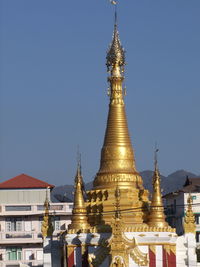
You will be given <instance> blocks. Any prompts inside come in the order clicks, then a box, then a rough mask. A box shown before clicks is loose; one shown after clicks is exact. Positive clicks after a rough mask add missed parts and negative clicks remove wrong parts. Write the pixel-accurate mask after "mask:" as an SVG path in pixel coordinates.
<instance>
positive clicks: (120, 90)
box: [94, 10, 143, 189]
mask: <svg viewBox="0 0 200 267" xmlns="http://www.w3.org/2000/svg"><path fill="white" fill-rule="evenodd" d="M125 64H126V63H125V51H124V48H123V46H122V45H121V42H120V37H119V32H118V25H117V12H116V10H115V22H114V32H113V38H112V42H111V44H110V47H109V49H108V52H107V56H106V65H107V70H108V73H109V77H108V83H109V89H108V95H109V98H110V104H109V112H108V119H107V127H106V132H105V136H104V144H103V148H102V151H101V162H100V169H99V172H98V173H97V176H96V178H95V181H94V188H95V189H100V188H109V187H113V186H114V187H116V185H118V186H119V187H120V188H121V187H126V188H127V186H134V185H135V187H138V188H143V187H142V179H141V177H140V176H139V174H138V173H137V171H136V168H135V159H134V153H133V148H132V144H131V139H130V136H129V131H128V124H127V119H126V112H125V104H124V96H125V89H124V86H123V81H124V67H125ZM137 174H138V176H137V177H136V175H137ZM116 177H117V178H116ZM122 181H123V182H122ZM133 182H134V185H133Z"/></svg>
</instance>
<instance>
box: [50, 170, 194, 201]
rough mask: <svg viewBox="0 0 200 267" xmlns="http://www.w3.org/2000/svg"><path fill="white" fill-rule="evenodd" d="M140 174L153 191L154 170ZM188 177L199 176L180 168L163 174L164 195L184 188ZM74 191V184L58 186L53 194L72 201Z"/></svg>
mask: <svg viewBox="0 0 200 267" xmlns="http://www.w3.org/2000/svg"><path fill="white" fill-rule="evenodd" d="M140 174H141V176H142V178H143V182H144V187H145V188H146V189H148V190H149V191H150V192H152V176H153V171H150V170H146V171H142V172H140ZM187 177H189V178H194V177H199V176H198V175H196V174H194V173H191V172H188V171H185V170H178V171H176V172H173V173H171V174H170V175H168V176H163V175H161V185H162V190H163V192H162V193H163V195H165V194H167V193H169V192H173V191H176V190H178V189H180V188H182V186H183V185H184V183H185V180H186V178H187ZM91 188H92V182H89V183H86V184H85V189H86V190H90V189H91ZM73 191H74V185H62V186H57V187H55V188H54V189H53V196H54V197H55V198H56V199H57V200H59V201H72V200H73Z"/></svg>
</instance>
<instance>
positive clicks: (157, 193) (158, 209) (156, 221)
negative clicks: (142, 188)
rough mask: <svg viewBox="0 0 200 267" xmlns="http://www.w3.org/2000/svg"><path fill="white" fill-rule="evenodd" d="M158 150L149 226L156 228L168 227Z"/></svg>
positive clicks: (156, 150) (156, 151)
mask: <svg viewBox="0 0 200 267" xmlns="http://www.w3.org/2000/svg"><path fill="white" fill-rule="evenodd" d="M158 151H159V150H158V149H157V148H156V149H155V170H154V175H153V183H152V184H153V195H152V201H151V207H150V215H149V220H148V225H149V226H155V227H161V228H163V227H168V223H167V222H166V221H165V214H164V207H163V201H162V194H161V188H160V182H161V180H160V173H159V170H158V159H157V153H158Z"/></svg>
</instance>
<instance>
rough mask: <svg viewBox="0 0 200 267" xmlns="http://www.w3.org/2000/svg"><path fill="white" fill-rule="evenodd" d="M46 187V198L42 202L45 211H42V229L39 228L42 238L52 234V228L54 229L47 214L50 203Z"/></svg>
mask: <svg viewBox="0 0 200 267" xmlns="http://www.w3.org/2000/svg"><path fill="white" fill-rule="evenodd" d="M48 189H49V187H47V189H46V199H45V202H44V208H45V212H44V217H43V222H42V229H41V232H42V236H43V238H46V237H51V236H52V234H53V230H54V229H53V225H52V221H51V216H50V215H49V208H50V204H49V199H48Z"/></svg>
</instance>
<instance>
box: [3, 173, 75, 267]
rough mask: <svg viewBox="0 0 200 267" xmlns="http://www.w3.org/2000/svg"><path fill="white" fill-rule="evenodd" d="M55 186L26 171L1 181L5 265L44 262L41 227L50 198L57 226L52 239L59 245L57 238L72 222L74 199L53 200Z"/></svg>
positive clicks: (54, 222)
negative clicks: (68, 200) (70, 201)
mask: <svg viewBox="0 0 200 267" xmlns="http://www.w3.org/2000/svg"><path fill="white" fill-rule="evenodd" d="M53 187H54V186H53V185H50V184H48V183H45V182H43V181H41V180H38V179H35V178H33V177H30V176H28V175H26V174H21V175H19V176H17V177H14V178H12V179H10V180H7V181H5V182H3V183H1V184H0V266H1V267H17V266H38V267H39V266H40V267H41V266H43V238H42V232H41V230H42V222H43V216H44V202H45V199H46V198H48V199H49V204H50V205H49V213H50V214H51V218H52V224H53V228H54V231H53V238H52V241H53V242H54V244H55V247H56V246H59V245H58V242H57V240H58V237H59V235H60V233H61V232H63V231H65V230H66V229H67V226H68V224H69V223H70V217H71V211H72V205H73V203H61V202H52V201H51V190H52V189H53ZM58 251H59V249H58ZM23 264H24V265H23Z"/></svg>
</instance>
